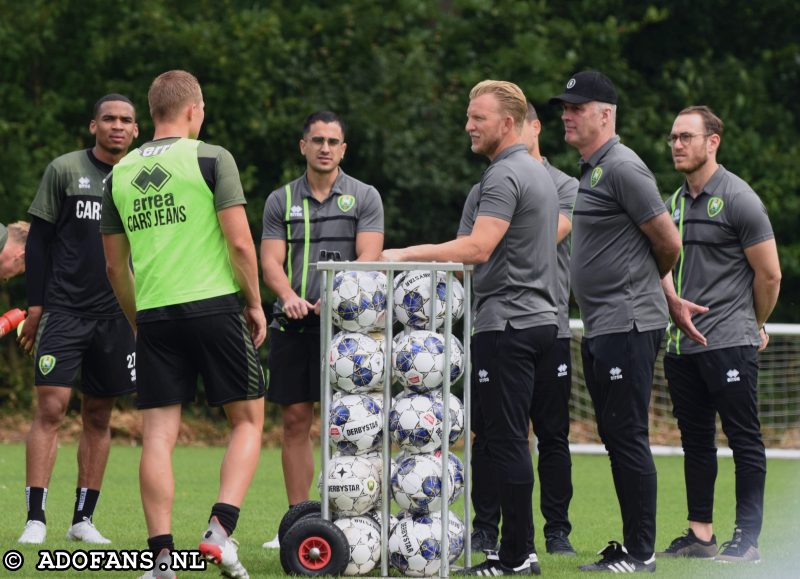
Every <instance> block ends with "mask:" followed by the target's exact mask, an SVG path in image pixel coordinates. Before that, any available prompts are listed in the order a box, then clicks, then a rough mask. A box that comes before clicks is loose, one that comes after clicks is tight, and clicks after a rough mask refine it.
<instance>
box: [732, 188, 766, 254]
mask: <svg viewBox="0 0 800 579" xmlns="http://www.w3.org/2000/svg"><path fill="white" fill-rule="evenodd" d="M731 205H733V207H732V208H731V209H733V218H732V219H731V221H732V222H733V223H734V224H735V226H736V229H737V231H738V233H739V239H740V240H741V243H742V247H743V248H745V247H750V246H751V245H755V244H756V243H760V242H762V241H766V240H767V239H773V238H774V237H775V234H774V233H773V231H772V224H771V223H770V221H769V216H768V215H767V209H766V207H764V204H763V203H762V202H761V199H760V198H759V197H758V195H756V194H755V193H754V192H750V191H748V192H744V193H740V194H739V195H738V196H737V198H736V203H732V204H731Z"/></svg>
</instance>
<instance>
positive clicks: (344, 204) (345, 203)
mask: <svg viewBox="0 0 800 579" xmlns="http://www.w3.org/2000/svg"><path fill="white" fill-rule="evenodd" d="M336 204H337V205H338V206H339V209H341V210H342V213H347V212H348V211H350V210H351V209H352V208H353V207H355V206H356V198H355V197H353V196H352V195H340V196H339V198H338V199H337V200H336Z"/></svg>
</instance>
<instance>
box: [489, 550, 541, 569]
mask: <svg viewBox="0 0 800 579" xmlns="http://www.w3.org/2000/svg"><path fill="white" fill-rule="evenodd" d="M486 560H487V561H498V562H499V561H500V555H499V554H498V553H497V551H486ZM528 562H529V563H530V564H531V572H530V574H531V575H541V574H542V568H541V567H540V566H539V556H538V555H537V554H536V551H534V552H533V553H531V554H530V555H528Z"/></svg>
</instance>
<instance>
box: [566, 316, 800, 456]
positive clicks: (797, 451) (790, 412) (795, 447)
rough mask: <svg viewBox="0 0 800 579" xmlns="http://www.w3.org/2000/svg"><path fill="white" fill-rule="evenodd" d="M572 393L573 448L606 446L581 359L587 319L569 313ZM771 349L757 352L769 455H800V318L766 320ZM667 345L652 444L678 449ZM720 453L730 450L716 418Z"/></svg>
mask: <svg viewBox="0 0 800 579" xmlns="http://www.w3.org/2000/svg"><path fill="white" fill-rule="evenodd" d="M570 329H571V330H572V340H571V351H572V394H571V397H570V419H571V427H570V443H571V444H570V447H571V449H572V450H573V451H574V452H586V453H594V452H605V450H604V448H603V446H602V443H601V442H600V437H599V436H598V435H597V426H596V423H595V419H594V408H593V406H592V401H591V398H590V397H589V392H588V391H587V389H586V382H585V380H584V374H583V365H582V363H581V335H582V334H583V323H582V322H581V320H577V319H571V320H570ZM766 330H767V333H768V334H769V336H770V341H769V345H768V346H767V349H766V350H764V351H763V352H761V353H760V354H759V373H758V406H759V418H760V419H761V432H762V434H763V436H764V445H765V446H766V447H767V449H768V450H767V453H768V456H771V457H775V458H800V324H767V325H766ZM663 360H664V348H661V351H660V352H659V355H658V360H657V361H656V365H655V372H654V376H653V391H652V396H651V399H650V444H651V446H652V448H653V451H654V453H658V454H679V453H680V452H681V449H680V447H681V441H680V432H679V431H678V425H677V422H676V420H675V418H674V416H673V415H672V402H671V400H670V397H669V391H668V389H667V382H666V379H665V377H664V363H663ZM717 443H718V447H719V454H720V455H721V456H724V455H726V454H729V453H730V451H729V449H728V445H727V440H726V438H725V435H724V433H723V432H722V428H721V427H720V426H719V418H718V419H717Z"/></svg>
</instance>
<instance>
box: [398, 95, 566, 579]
mask: <svg viewBox="0 0 800 579" xmlns="http://www.w3.org/2000/svg"><path fill="white" fill-rule="evenodd" d="M526 110H527V102H526V99H525V95H524V94H523V93H522V90H520V88H519V87H518V86H517V85H515V84H513V83H510V82H505V81H494V80H486V81H483V82H481V83H479V84H478V85H476V86H475V88H473V89H472V92H471V93H470V102H469V107H468V109H467V123H466V127H465V129H466V131H467V133H468V134H469V136H470V140H471V141H472V151H473V152H474V153H478V154H481V155H485V156H486V157H488V158H489V159H490V161H491V164H490V165H489V167H488V168H487V169H486V171H485V172H484V174H483V178H482V179H481V182H480V187H479V191H478V199H477V202H476V203H475V204H474V205H471V209H469V207H470V206H469V205H468V206H467V207H465V213H464V214H463V215H462V220H461V225H460V226H459V236H458V237H457V238H456V239H455V240H453V241H448V242H446V243H441V244H438V245H416V246H412V247H407V248H404V249H389V250H386V251H384V252H383V254H382V258H383V259H385V260H388V261H454V262H462V263H465V264H474V265H475V266H476V267H475V277H474V284H473V291H474V293H475V304H476V313H475V321H474V327H475V336H474V338H473V342H472V360H473V363H472V384H473V386H472V387H473V388H474V390H473V396H474V398H473V408H475V409H476V416H475V420H474V422H473V425H472V427H473V430H474V431H475V433H476V436H478V437H481V438H483V440H484V441H485V444H486V454H487V455H488V457H489V463H490V464H491V468H492V469H493V470H494V471H495V472H496V475H497V481H498V488H499V491H500V508H501V517H502V521H503V522H502V533H501V534H502V537H501V541H500V550H499V552H498V553H490V554H489V555H488V556H487V558H486V561H484V562H483V563H481V564H480V565H476V566H474V567H472V568H470V569H468V570H467V571H466V572H467V574H469V575H484V576H494V575H529V574H531V573H533V574H538V573H539V572H540V570H539V566H538V563H537V562H536V561H535V554H534V545H533V509H532V504H531V500H532V493H533V466H532V463H531V454H530V450H529V449H528V421H529V414H528V411H529V409H530V407H531V400H532V397H533V382H534V377H535V375H536V370H537V365H538V363H539V361H540V359H541V357H542V355H543V354H544V353H545V352H546V351H547V350H548V349H549V348H550V347H551V346H552V344H553V342H554V341H555V339H556V334H557V330H558V325H557V324H558V322H557V319H556V312H557V297H556V296H557V291H558V290H557V285H558V284H557V258H556V245H557V244H556V231H557V227H558V194H557V192H556V188H555V185H554V184H553V180H552V179H551V178H550V175H549V174H548V173H547V170H546V169H545V168H544V166H543V165H542V164H541V163H539V162H538V161H536V160H535V159H534V158H533V157H531V156H530V155H529V154H528V150H527V148H526V146H525V145H524V144H523V143H522V142H521V133H522V126H523V123H524V121H525V114H526ZM532 555H533V556H534V557H531V556H532Z"/></svg>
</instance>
